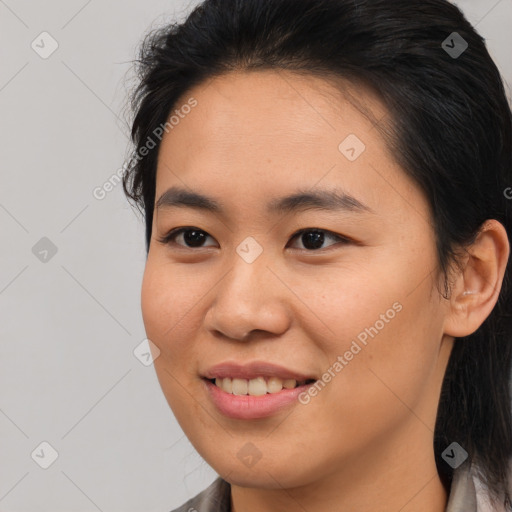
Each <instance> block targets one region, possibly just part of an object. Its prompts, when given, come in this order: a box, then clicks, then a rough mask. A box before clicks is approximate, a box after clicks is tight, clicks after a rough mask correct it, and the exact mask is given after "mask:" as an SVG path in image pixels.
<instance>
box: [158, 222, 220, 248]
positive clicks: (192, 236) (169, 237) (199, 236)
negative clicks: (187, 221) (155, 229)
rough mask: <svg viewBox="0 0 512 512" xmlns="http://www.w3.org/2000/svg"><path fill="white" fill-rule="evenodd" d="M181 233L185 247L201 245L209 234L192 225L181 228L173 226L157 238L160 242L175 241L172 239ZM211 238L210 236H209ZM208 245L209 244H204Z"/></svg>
mask: <svg viewBox="0 0 512 512" xmlns="http://www.w3.org/2000/svg"><path fill="white" fill-rule="evenodd" d="M181 235H183V237H182V238H183V241H184V242H185V243H186V244H190V245H185V247H186V248H188V249H193V248H194V247H199V248H201V247H203V246H202V245H201V244H202V243H203V242H204V240H205V239H206V238H208V237H209V236H210V235H209V234H208V233H206V231H203V230H202V229H199V228H196V227H193V226H187V227H183V228H175V229H171V231H169V232H168V233H167V234H166V235H164V236H163V237H161V238H159V239H158V241H159V242H160V243H162V244H170V243H171V242H172V243H176V242H175V241H174V240H175V239H177V238H178V237H179V236H181ZM210 238H211V237H210ZM177 245H183V244H181V243H178V244H177ZM206 247H209V246H206Z"/></svg>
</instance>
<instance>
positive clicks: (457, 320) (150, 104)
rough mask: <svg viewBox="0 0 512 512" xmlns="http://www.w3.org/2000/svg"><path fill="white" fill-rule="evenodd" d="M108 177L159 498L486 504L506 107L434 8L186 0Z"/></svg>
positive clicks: (446, 11)
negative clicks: (151, 413) (190, 3)
mask: <svg viewBox="0 0 512 512" xmlns="http://www.w3.org/2000/svg"><path fill="white" fill-rule="evenodd" d="M139 73H140V75H139V76H140V84H139V86H138V88H137V90H136V91H135V93H134V95H133V103H132V106H133V109H134V112H135V116H134V120H133V129H132V138H133V142H134V145H135V151H134V153H133V157H132V159H131V165H130V166H129V169H128V172H127V173H126V175H125V177H124V186H125V191H126V193H127V194H128V196H129V197H130V198H131V199H132V200H133V201H134V202H135V204H137V205H138V206H139V208H140V209H141V211H142V212H143V213H144V216H145V222H146V247H147V251H148V254H147V263H146V269H145V273H144V279H143V284H142V314H143V319H144V324H145V328H146V332H147V336H148V338H149V339H150V340H151V341H152V343H153V344H154V347H156V348H157V349H158V350H156V348H155V352H157V353H158V354H159V356H158V357H157V358H156V359H155V361H154V364H155V368H156V372H157V375H158V379H159V382H160V384H161V386H162V390H163V392H164V394H165V397H166V399H167V401H168V403H169V405H170V407H171V408H172V410H173V412H174V414H175V416H176V418H177V420H178V422H179V423H180V425H181V427H182V428H183V430H184V432H185V433H186V435H187V437H188V438H189V439H190V441H191V442H192V444H193V445H194V447H195V448H196V449H197V451H198V452H199V453H200V455H201V456H202V457H203V458H204V460H205V461H206V462H207V463H208V464H210V465H211V466H212V467H213V468H214V469H215V471H216V472H217V473H218V475H219V477H218V478H217V480H216V481H215V482H213V484H212V485H211V486H210V487H209V488H208V489H207V490H205V491H204V492H203V493H201V494H199V495H198V496H196V497H195V498H192V499H191V500H190V501H189V502H187V503H186V504H184V505H183V506H182V507H181V508H179V509H177V510H178V511H185V510H187V511H189V510H198V511H214V510H215V511H227V510H231V511H235V512H241V511H243V512H253V511H263V510H264V511H266V512H268V511H281V510H287V511H295V510H297V511H299V510H301V511H303V510H309V511H313V510H314V511H316V512H322V511H327V510H329V511H332V510H343V511H345V510H358V511H370V510H371V511H374V510H379V511H384V512H385V511H398V510H400V511H402V512H408V511H414V512H426V511H428V512H441V511H448V512H474V511H480V512H481V511H484V510H500V511H501V510H510V506H511V493H510V485H509V482H508V476H509V466H510V458H511V456H512V428H511V411H510V389H509V378H510V372H511V358H512V323H511V311H512V300H511V292H512V288H511V282H510V280H511V274H510V263H509V256H510V244H509V240H510V238H511V229H512V218H511V212H512V209H511V204H512V203H511V200H510V197H511V194H510V192H509V193H507V191H510V190H511V189H510V186H511V185H512V160H511V158H512V157H511V154H512V146H511V138H512V135H511V134H512V131H511V125H512V121H511V119H512V115H511V111H510V107H509V105H508V103H507V99H506V95H505V93H504V89H503V84H502V80H501V77H500V75H499V72H498V70H497V68H496V66H495V64H494V63H493V61H492V59H491V58H490V56H489V54H488V52H487V50H486V48H485V44H484V41H483V39H482V38H481V37H480V36H479V35H478V34H477V33H476V32H475V30H474V29H473V28H472V27H471V25H470V24H469V23H468V22H467V21H466V19H465V18H464V17H463V15H462V13H461V12H460V11H459V9H458V8H456V7H455V6H453V5H451V4H450V3H448V2H447V1H445V0H421V1H420V0H301V1H297V0H206V1H205V2H203V3H202V4H200V5H199V6H197V7H196V8H195V9H194V11H193V12H192V13H191V14H190V15H189V16H188V18H187V19H186V20H185V21H184V22H183V23H181V24H178V23H175V24H172V25H169V26H168V27H164V28H162V29H160V30H158V31H156V32H155V33H153V34H150V35H149V36H148V38H147V39H146V41H145V44H144V45H143V47H142V50H141V57H140V60H139Z"/></svg>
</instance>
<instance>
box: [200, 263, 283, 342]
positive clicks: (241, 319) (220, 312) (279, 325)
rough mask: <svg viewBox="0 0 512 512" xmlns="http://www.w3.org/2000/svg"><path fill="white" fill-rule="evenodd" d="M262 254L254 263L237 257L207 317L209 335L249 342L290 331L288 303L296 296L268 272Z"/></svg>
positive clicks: (218, 289)
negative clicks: (260, 334) (256, 336)
mask: <svg viewBox="0 0 512 512" xmlns="http://www.w3.org/2000/svg"><path fill="white" fill-rule="evenodd" d="M263 254H264V253H263ZM263 254H262V255H261V256H260V257H259V258H257V259H256V261H253V262H252V263H247V262H246V261H244V260H243V259H242V258H240V257H239V256H238V254H235V256H234V258H233V259H232V261H233V265H232V267H231V270H229V271H228V272H227V273H226V274H224V277H223V278H221V280H220V282H219V283H218V285H217V289H216V292H215V293H214V295H213V297H214V299H213V301H212V303H211V304H210V306H209V308H208V310H207V312H206V314H205V327H206V328H207V329H208V331H210V332H212V333H214V334H217V335H218V334H219V333H220V334H221V335H222V336H224V337H226V338H230V339H233V340H239V341H248V340H249V339H250V337H251V336H252V335H253V334H254V333H256V332H257V331H263V332H265V333H267V335H268V334H269V333H270V335H272V336H276V335H282V334H283V333H284V332H286V330H287V329H288V328H289V326H290V324H291V307H290V304H289V300H290V297H291V296H292V295H293V294H292V293H291V292H290V290H288V288H287V287H286V286H285V285H284V284H283V283H282V281H281V280H280V279H279V278H278V277H277V276H276V271H275V270H273V269H272V268H269V261H268V259H266V258H265V257H263ZM270 267H272V265H270Z"/></svg>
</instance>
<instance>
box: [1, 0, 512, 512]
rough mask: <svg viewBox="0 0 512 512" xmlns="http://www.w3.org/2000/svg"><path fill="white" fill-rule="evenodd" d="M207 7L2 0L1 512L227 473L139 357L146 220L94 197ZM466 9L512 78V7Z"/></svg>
mask: <svg viewBox="0 0 512 512" xmlns="http://www.w3.org/2000/svg"><path fill="white" fill-rule="evenodd" d="M196 3H197V2H182V1H179V0H174V1H173V0H167V1H164V0H150V1H144V2H142V1H134V0H131V1H126V0H125V1H121V0H112V1H110V2H108V3H107V2H100V1H99V0H89V1H86V0H70V1H67V2H64V1H62V0H61V1H57V0H51V1H45V2H26V1H25V2H23V1H21V0H0V119H1V121H0V141H1V142H0V148H1V151H0V162H1V163H0V169H1V187H0V232H1V241H2V242H1V249H0V341H1V343H0V512H21V511H35V510H37V511H52V512H60V511H68V512H69V511H80V512H82V511H97V510H100V511H103V512H113V511H125V512H129V511H133V512H135V511H137V512H138V511H141V512H142V511H158V512H168V511H170V510H171V509H172V508H175V507H177V506H178V505H180V504H182V503H183V502H184V501H186V500H187V499H188V498H190V497H191V496H193V495H195V494H196V493H198V492H199V491H200V490H202V489H203V488H205V487H206V486H207V485H208V484H209V483H210V482H211V481H213V479H214V478H215V476H216V474H215V472H214V471H213V470H212V469H211V468H210V467H209V466H208V465H207V464H206V463H205V462H204V461H203V460H202V459H201V457H200V456H199V455H198V454H197V452H195V450H194V448H193V447H192V445H191V444H190V443H189V442H188V440H187V438H186V437H185V436H184V434H183V432H182V431H181V429H180V427H179V425H178V424H177V422H176V421H175V419H174V417H173V415H172V412H171V411H170V409H169V407H168V405H167V402H166V401H165V398H164V396H163V394H162V392H161V389H160V386H159V384H158V381H157V379H156V376H155V373H154V369H153V367H152V365H149V366H145V365H144V364H142V362H141V361H140V360H139V359H138V358H137V357H135V355H134V352H133V351H134V349H136V347H138V346H139V345H140V344H141V342H142V341H143V340H144V339H145V333H144V326H143V323H142V317H141V313H140V285H141V279H142V274H143V270H144V261H145V250H144V230H143V224H142V221H141V219H140V218H139V217H138V216H137V215H136V214H135V212H134V211H133V210H132V209H131V207H130V206H129V205H128V203H127V201H126V200H125V198H124V195H123V192H122V186H121V185H120V184H119V185H117V186H116V187H114V188H113V190H112V191H110V192H108V193H107V194H106V196H105V198H104V199H102V200H99V199H96V198H95V197H94V195H93V190H94V189H95V188H96V187H101V186H102V185H103V184H104V183H105V182H107V180H109V178H111V176H112V175H114V174H115V173H116V171H117V170H118V169H120V168H121V166H122V165H123V162H124V158H125V156H126V154H127V153H126V152H127V148H128V140H127V135H128V126H127V124H126V119H127V118H126V115H125V114H124V113H123V108H124V106H125V102H126V94H127V88H128V87H130V84H131V83H132V82H130V76H131V74H130V68H131V66H130V61H131V60H132V59H133V58H134V57H135V55H136V47H137V46H138V44H139V42H140V40H141V38H142V36H143V34H144V33H145V32H146V31H147V30H148V29H149V28H150V27H151V26H153V27H154V26H158V25H160V24H162V23H164V22H165V21H170V20H171V19H175V18H177V19H183V17H184V16H185V15H186V13H188V12H189V11H190V9H191V8H192V7H193V5H195V4H196ZM456 3H457V4H458V5H459V6H460V7H461V8H462V9H463V10H464V11H465V13H466V15H467V16H468V18H469V20H470V21H471V22H472V23H473V24H476V25H477V30H478V31H479V32H480V33H481V34H482V35H483V36H484V37H485V38H486V39H487V44H488V47H489V49H490V52H491V55H492V56H493V57H494V58H495V60H496V61H497V63H498V65H499V67H500V69H501V70H502V73H503V75H504V77H505V79H506V80H507V82H508V83H509V84H510V83H512V59H511V58H510V48H511V47H512V35H511V29H512V0H500V1H497V0H460V1H458V2H456ZM44 31H46V32H48V33H49V34H50V35H51V37H52V38H53V39H54V40H55V41H56V42H57V44H58V48H57V50H56V51H55V52H54V53H53V54H51V55H50V56H49V57H47V58H42V57H41V56H40V53H43V54H44V52H48V51H49V50H50V49H51V44H55V43H52V41H51V40H50V39H49V38H48V36H40V34H41V33H42V32H44ZM41 39H43V41H42V42H41ZM33 41H35V43H34V45H36V44H37V45H38V46H36V48H37V51H38V52H40V53H36V50H34V49H33V48H32V47H31V45H32V42H33ZM509 97H510V93H509ZM43 237H46V238H47V239H48V240H49V241H51V242H48V240H45V239H44V240H42V241H41V239H42V238H43ZM34 246H35V249H34ZM52 247H53V248H54V249H53V252H54V251H55V248H56V250H57V252H56V253H55V254H53V252H52ZM45 250H46V251H48V252H44V251H45ZM44 441H45V442H47V443H49V444H50V445H51V446H52V447H53V449H54V450H56V452H57V453H58V457H57V459H56V460H55V461H54V462H53V463H52V464H51V465H50V466H49V467H48V468H47V469H43V468H42V467H41V464H42V465H44V464H45V463H49V462H51V457H52V453H51V449H49V448H48V447H46V446H45V445H43V446H41V443H42V442H44Z"/></svg>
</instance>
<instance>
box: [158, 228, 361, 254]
mask: <svg viewBox="0 0 512 512" xmlns="http://www.w3.org/2000/svg"><path fill="white" fill-rule="evenodd" d="M186 231H200V232H202V233H206V235H208V236H210V237H211V235H209V234H208V233H207V232H206V231H204V230H202V229H199V228H197V227H194V226H185V227H181V228H174V229H171V230H170V231H169V232H168V233H166V234H165V235H164V236H162V237H160V238H157V241H158V242H160V243H162V244H164V245H170V244H171V242H172V239H173V238H175V237H177V236H178V235H180V234H181V233H184V232H186ZM308 232H321V233H326V234H327V236H330V237H332V238H337V239H338V241H339V242H341V243H342V244H343V245H346V244H349V243H355V242H354V240H351V239H350V238H347V237H344V236H341V235H338V234H336V233H333V232H332V231H328V230H326V229H320V228H304V229H300V230H299V231H296V232H295V233H294V234H293V235H292V236H291V238H290V240H293V239H294V238H296V237H298V236H300V235H302V234H303V233H308ZM212 238H213V237H212ZM172 243H173V244H176V245H179V246H180V247H183V248H185V249H191V250H194V249H207V248H208V247H187V246H186V245H181V244H177V243H176V242H172ZM335 245H337V244H333V246H335ZM333 246H329V247H326V248H325V249H300V248H299V249H296V250H299V251H306V252H311V253H313V252H321V251H328V250H329V249H330V248H331V247H333Z"/></svg>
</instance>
